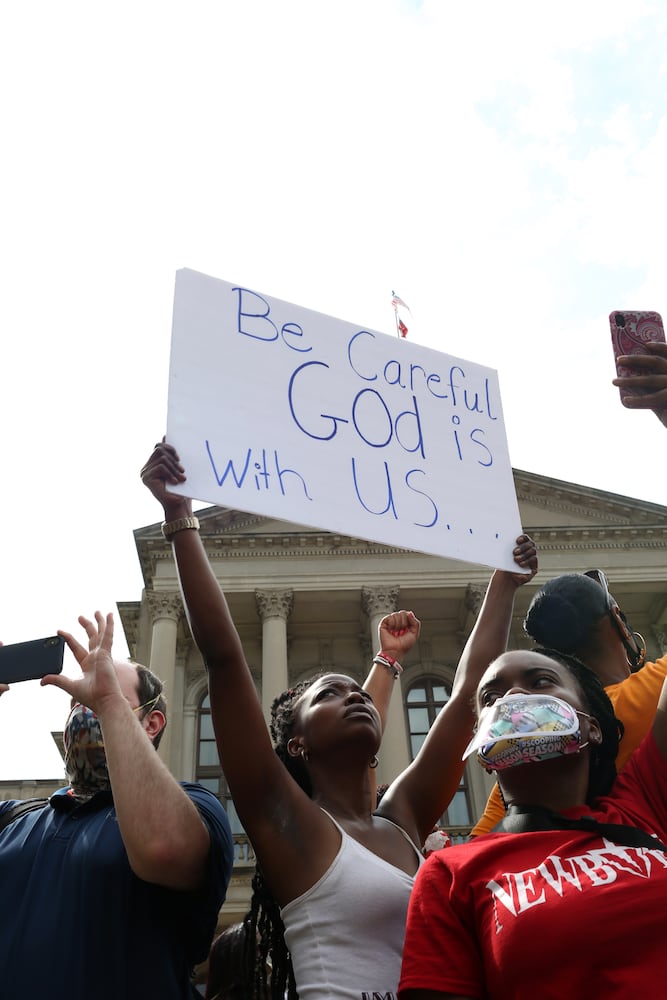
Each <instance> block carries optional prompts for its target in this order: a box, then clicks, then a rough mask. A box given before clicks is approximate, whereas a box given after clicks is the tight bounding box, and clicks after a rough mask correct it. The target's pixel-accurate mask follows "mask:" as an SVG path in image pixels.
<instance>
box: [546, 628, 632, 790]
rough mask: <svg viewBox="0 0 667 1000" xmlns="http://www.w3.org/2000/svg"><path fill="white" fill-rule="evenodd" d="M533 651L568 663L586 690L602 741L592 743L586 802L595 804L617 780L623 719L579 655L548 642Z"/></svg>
mask: <svg viewBox="0 0 667 1000" xmlns="http://www.w3.org/2000/svg"><path fill="white" fill-rule="evenodd" d="M533 652H535V653H541V654H542V656H548V657H549V659H551V660H556V662H558V663H562V664H563V666H564V667H567V669H568V670H569V671H570V673H571V674H573V675H574V677H575V678H576V680H577V682H578V684H579V686H580V688H581V690H582V693H583V695H584V698H585V699H586V702H587V704H588V708H589V711H590V714H591V715H592V716H594V718H596V719H597V721H598V723H599V726H600V732H601V735H602V741H601V742H600V743H599V744H595V745H591V748H590V760H591V766H590V774H589V778H588V791H587V793H586V803H587V805H590V806H592V805H593V803H594V802H595V800H596V799H597V798H599V797H600V796H601V795H607V794H608V793H609V792H610V791H611V788H612V785H613V784H614V781H615V780H616V755H617V754H618V746H619V743H620V741H621V739H622V737H623V732H624V727H623V723H622V722H621V720H620V719H617V718H616V716H615V715H614V708H613V706H612V703H611V701H610V700H609V696H608V695H607V692H606V691H605V689H604V688H603V686H602V684H601V683H600V681H599V679H598V676H597V674H594V673H593V671H592V670H591V669H590V668H589V667H587V666H586V665H585V664H584V663H582V662H581V660H578V659H577V658H576V656H571V655H570V654H568V653H561V652H559V651H558V650H556V649H549V648H547V647H544V646H537V647H536V648H535V649H534V650H533Z"/></svg>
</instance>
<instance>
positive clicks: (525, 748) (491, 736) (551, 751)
mask: <svg viewBox="0 0 667 1000" xmlns="http://www.w3.org/2000/svg"><path fill="white" fill-rule="evenodd" d="M580 715H583V716H584V717H585V718H587V719H590V715H586V713H585V712H578V711H577V710H576V709H574V708H572V706H571V705H568V703H567V702H566V701H561V699H560V698H554V697H552V696H550V695H539V694H513V695H505V697H504V698H499V699H498V700H497V701H495V702H494V703H493V705H491V706H490V707H489V708H488V709H486V710H485V711H484V712H483V713H482V715H481V717H480V720H479V725H478V728H477V732H476V734H475V736H474V737H473V738H472V740H471V741H470V743H469V744H468V746H467V748H466V750H465V753H464V754H463V760H465V759H466V758H467V757H469V756H470V755H471V754H473V753H475V751H477V757H478V760H479V762H480V764H481V765H482V766H483V767H487V768H490V769H491V770H492V771H502V770H504V769H505V768H506V767H514V766H516V765H517V764H529V763H536V762H539V761H542V760H548V759H549V758H550V757H560V756H563V755H567V754H572V753H579V751H580V750H583V749H584V747H586V746H588V743H584V744H582V742H581V726H580V724H579V718H578V716H580Z"/></svg>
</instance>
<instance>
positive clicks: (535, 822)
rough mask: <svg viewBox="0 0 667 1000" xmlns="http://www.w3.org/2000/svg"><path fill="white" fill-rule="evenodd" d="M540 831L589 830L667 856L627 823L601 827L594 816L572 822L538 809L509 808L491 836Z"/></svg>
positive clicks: (655, 840)
mask: <svg viewBox="0 0 667 1000" xmlns="http://www.w3.org/2000/svg"><path fill="white" fill-rule="evenodd" d="M537 830H587V831H589V832H590V833H598V834H599V835H600V836H601V837H607V838H608V839H609V840H613V841H615V842H616V843H618V844H623V845H624V846H626V847H650V848H652V849H653V850H657V851H665V852H667V845H665V844H663V843H662V842H661V841H660V840H658V838H657V837H652V836H651V835H650V833H646V831H645V830H640V828H639V827H638V826H626V825H625V824H624V823H598V821H597V820H596V819H594V818H593V817H592V816H581V817H580V818H579V819H570V818H569V817H567V816H561V815H560V814H559V813H555V812H551V811H550V810H549V809H542V808H539V807H537V806H518V805H512V806H510V807H509V809H508V810H507V815H506V816H505V817H504V819H501V821H500V823H498V824H497V825H496V826H494V828H493V830H492V831H491V832H492V833H533V832H535V831H537Z"/></svg>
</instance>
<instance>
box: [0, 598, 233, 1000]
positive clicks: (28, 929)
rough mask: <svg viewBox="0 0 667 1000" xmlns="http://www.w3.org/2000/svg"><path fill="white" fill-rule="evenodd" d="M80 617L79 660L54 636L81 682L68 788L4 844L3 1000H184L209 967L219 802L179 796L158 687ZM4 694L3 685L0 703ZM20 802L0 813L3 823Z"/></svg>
mask: <svg viewBox="0 0 667 1000" xmlns="http://www.w3.org/2000/svg"><path fill="white" fill-rule="evenodd" d="M95 619H96V620H95V622H91V621H88V620H87V619H85V618H80V619H79V621H80V622H81V624H82V625H83V626H84V628H85V629H86V632H87V634H88V639H89V650H86V649H85V648H84V647H83V646H81V644H80V643H78V642H77V641H76V640H75V639H74V638H73V637H72V636H71V635H69V634H68V633H62V634H63V635H64V637H65V639H66V641H67V643H68V645H69V647H70V649H71V650H72V652H73V653H74V655H75V657H76V659H77V660H78V662H79V664H80V666H81V671H82V673H81V676H79V677H78V678H71V677H67V676H65V675H57V676H56V675H52V676H50V677H47V678H44V679H43V681H42V683H43V684H53V685H55V686H57V687H59V688H61V689H62V690H64V691H66V692H67V693H68V694H69V695H70V696H71V698H72V711H71V713H70V716H69V718H68V721H67V725H66V727H65V731H64V734H63V735H64V743H65V751H66V770H67V776H68V780H69V782H70V785H69V787H68V788H66V789H62V790H61V791H60V792H57V793H56V794H55V795H53V796H51V799H50V800H49V802H48V804H47V805H45V806H44V807H42V808H40V809H37V810H34V811H32V812H29V813H25V814H24V815H22V816H20V817H19V818H18V819H15V820H14V821H13V822H11V823H9V824H8V825H7V826H6V828H5V829H4V830H2V832H0V901H1V904H2V905H0V983H1V984H2V986H1V987H0V992H1V994H2V997H3V1000H19V998H23V997H25V996H50V997H55V998H60V997H63V998H67V1000H83V998H84V997H85V998H89V997H91V996H92V997H95V998H96V1000H107V998H108V1000H135V998H136V1000H139V998H141V1000H146V998H147V997H156V998H157V997H159V998H160V1000H184V998H190V997H192V996H195V995H196V994H195V993H194V991H193V988H192V986H191V982H190V976H191V972H192V968H193V966H194V965H195V964H196V963H198V962H201V961H204V960H205V959H206V956H207V954H208V948H209V945H210V943H211V939H212V937H213V934H214V932H215V927H216V921H217V917H218V912H219V909H220V906H221V905H222V903H223V901H224V898H225V892H226V889H227V884H228V882H229V878H230V875H231V869H232V861H233V840H232V835H231V832H230V828H229V823H228V821H227V816H226V813H225V811H224V809H223V807H222V806H221V805H220V803H219V802H218V800H217V799H216V798H215V796H214V795H212V794H211V793H210V792H208V791H207V790H206V789H204V788H202V787H201V786H199V785H193V784H188V783H179V782H177V781H176V780H175V778H174V777H173V776H172V775H171V773H170V772H169V770H168V769H167V767H166V766H165V765H164V764H163V762H162V761H161V759H160V757H159V756H158V754H157V753H156V752H155V749H156V746H157V744H158V743H159V739H160V735H161V733H162V731H163V730H164V727H165V725H166V715H165V712H166V706H165V702H164V698H163V696H162V684H161V681H160V680H159V678H157V677H156V676H155V675H154V674H153V673H151V671H149V670H147V668H146V667H142V666H139V665H137V664H134V663H126V662H121V661H114V660H113V659H112V656H111V645H112V639H113V618H112V616H111V615H108V616H107V617H106V618H105V617H103V616H102V615H101V614H100V613H99V612H97V613H96V615H95ZM2 690H6V686H4V685H3V686H0V693H1V692H2ZM14 806H16V803H15V802H3V803H0V821H1V820H2V816H3V814H4V813H6V812H8V811H10V810H11V809H12V808H13V807H14Z"/></svg>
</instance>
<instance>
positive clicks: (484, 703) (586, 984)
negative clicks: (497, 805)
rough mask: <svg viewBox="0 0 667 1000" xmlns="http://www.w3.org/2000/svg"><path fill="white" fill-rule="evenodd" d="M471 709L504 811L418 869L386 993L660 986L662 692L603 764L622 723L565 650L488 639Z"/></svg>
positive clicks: (544, 998) (441, 996) (625, 992)
mask: <svg viewBox="0 0 667 1000" xmlns="http://www.w3.org/2000/svg"><path fill="white" fill-rule="evenodd" d="M536 695H537V696H539V697H537V698H536V697H535V696H536ZM531 696H532V697H531ZM536 705H537V708H536V707H535V706H536ZM527 706H530V711H528V709H527ZM476 707H477V713H478V736H477V743H476V746H477V752H478V756H479V757H480V760H482V761H483V762H484V763H485V766H486V767H487V768H488V769H491V770H496V772H497V778H498V781H499V784H500V788H501V791H502V795H503V798H504V800H505V802H506V804H507V807H508V816H507V818H506V819H505V820H504V821H503V823H502V824H501V827H500V829H499V830H498V832H492V833H489V834H486V835H483V836H480V837H477V838H476V839H474V840H473V841H471V842H469V843H467V844H462V845H454V846H453V847H450V848H448V850H446V851H438V852H436V853H434V854H433V855H431V857H430V858H429V859H428V860H427V861H426V862H425V863H424V865H423V867H422V868H421V870H420V871H419V872H418V874H417V878H416V881H415V887H414V889H413V893H412V897H411V900H410V906H409V910H408V920H407V930H406V938H405V946H404V951H403V965H402V972H401V980H400V986H399V993H398V996H399V1000H464V998H465V1000H482V998H483V1000H506V998H507V997H512V1000H529V998H530V1000H534V998H535V997H539V998H540V1000H551V998H553V1000H556V998H557V1000H562V997H564V996H572V997H581V996H590V995H592V996H596V997H602V996H604V997H605V1000H616V998H618V1000H621V998H622V1000H626V998H627V997H629V996H646V997H657V996H664V955H663V943H662V914H663V908H664V900H665V896H666V894H667V847H665V846H664V842H665V841H667V714H666V713H667V694H666V693H665V691H664V690H663V693H662V694H661V697H660V702H659V705H658V711H657V712H656V715H655V720H654V723H653V728H652V731H651V732H650V733H649V734H648V735H647V737H646V738H645V740H644V741H643V743H642V744H641V746H640V747H639V749H638V750H636V751H635V753H634V754H633V755H632V756H631V758H630V760H629V761H628V763H627V764H626V766H625V768H624V769H623V771H622V772H621V773H620V774H619V775H618V776H617V777H615V758H616V752H617V750H618V743H619V738H620V733H621V729H622V727H621V726H620V724H619V723H618V720H617V719H616V717H615V716H614V713H613V709H612V706H611V703H610V701H609V699H608V697H607V696H606V694H605V692H604V689H603V687H602V685H601V684H600V682H599V680H598V679H597V677H596V676H595V674H593V672H592V671H590V670H588V669H587V668H586V667H584V666H583V664H581V663H580V662H579V661H577V660H576V659H575V658H574V657H571V656H567V655H565V654H561V653H556V652H555V651H553V650H530V651H528V650H521V651H513V652H508V653H504V654H503V655H502V656H500V657H499V658H498V659H497V660H496V661H495V662H494V663H493V664H491V666H490V667H489V668H488V670H487V671H486V673H485V674H484V676H483V678H482V680H481V683H480V684H479V686H478V689H477V697H476ZM541 716H544V718H546V720H547V721H546V722H545V721H544V719H543V718H541ZM500 723H502V726H501V725H500ZM557 724H558V725H557ZM558 726H560V728H558ZM540 741H541V742H540ZM540 747H541V749H539V748H540ZM508 751H509V752H508ZM517 758H518V759H517ZM656 838H658V839H656ZM591 931H593V933H591ZM582 941H585V946H583V947H582Z"/></svg>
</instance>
